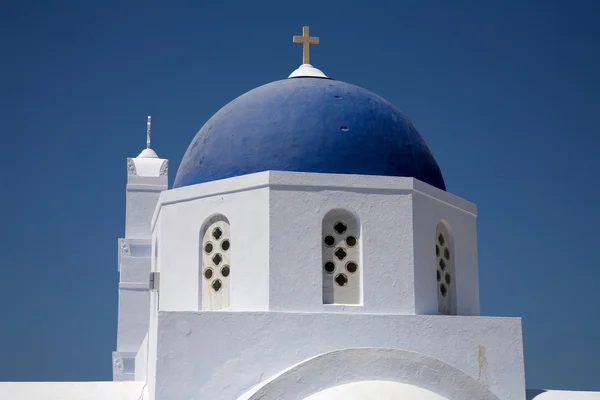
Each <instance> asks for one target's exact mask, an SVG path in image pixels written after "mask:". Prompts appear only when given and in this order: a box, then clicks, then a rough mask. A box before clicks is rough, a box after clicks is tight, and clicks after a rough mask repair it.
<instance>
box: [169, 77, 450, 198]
mask: <svg viewBox="0 0 600 400" xmlns="http://www.w3.org/2000/svg"><path fill="white" fill-rule="evenodd" d="M267 170H275V171H296V172H322V173H331V174H361V175H387V176H406V177H413V178H416V179H419V180H421V181H423V182H426V183H428V184H430V185H433V186H435V187H437V188H440V189H442V190H446V186H445V184H444V178H443V177H442V173H441V171H440V168H439V167H438V164H437V162H436V161H435V159H434V158H433V155H432V154H431V151H430V150H429V147H428V146H427V144H426V143H425V141H424V140H423V138H422V137H421V135H420V134H419V132H418V131H417V129H416V128H415V127H414V125H413V124H412V123H411V122H410V121H409V120H408V118H407V117H406V116H405V115H404V114H403V113H402V112H401V111H400V110H398V109H397V108H396V107H394V105H392V104H391V103H390V102H388V101H387V100H385V99H383V98H381V97H379V96H377V95H376V94H374V93H372V92H369V91H368V90H365V89H362V88H360V87H358V86H354V85H350V84H348V83H344V82H340V81H335V80H332V79H323V78H291V79H286V80H281V81H277V82H272V83H269V84H267V85H264V86H260V87H258V88H256V89H254V90H251V91H249V92H248V93H246V94H243V95H241V96H240V97H238V98H237V99H235V100H233V101H232V102H230V103H229V104H227V105H226V106H224V107H223V108H221V110H219V111H218V112H217V113H216V114H215V115H213V116H212V118H211V119H209V120H208V122H207V123H206V124H205V125H204V126H203V127H202V129H200V131H199V132H198V133H197V134H196V136H195V137H194V139H193V140H192V142H191V143H190V146H189V147H188V149H187V151H186V153H185V155H184V156H183V160H182V161H181V165H180V166H179V170H178V171H177V176H176V177H175V184H174V187H175V188H178V187H182V186H189V185H194V184H197V183H202V182H208V181H214V180H217V179H224V178H230V177H233V176H239V175H245V174H250V173H254V172H260V171H267Z"/></svg>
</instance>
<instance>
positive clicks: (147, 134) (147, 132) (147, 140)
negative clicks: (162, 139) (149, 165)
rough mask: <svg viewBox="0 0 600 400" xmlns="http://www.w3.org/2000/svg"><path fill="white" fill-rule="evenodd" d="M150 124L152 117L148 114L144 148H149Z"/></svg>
mask: <svg viewBox="0 0 600 400" xmlns="http://www.w3.org/2000/svg"><path fill="white" fill-rule="evenodd" d="M151 125H152V117H151V116H149V115H148V123H147V124H146V148H147V149H149V148H150V130H151Z"/></svg>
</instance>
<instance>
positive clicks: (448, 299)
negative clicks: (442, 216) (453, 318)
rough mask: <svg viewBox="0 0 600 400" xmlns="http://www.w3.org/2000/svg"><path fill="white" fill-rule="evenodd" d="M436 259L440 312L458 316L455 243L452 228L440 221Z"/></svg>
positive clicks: (437, 233) (436, 242) (436, 240)
mask: <svg viewBox="0 0 600 400" xmlns="http://www.w3.org/2000/svg"><path fill="white" fill-rule="evenodd" d="M435 259H436V280H437V298H438V311H439V312H440V314H446V315H456V282H455V281H454V278H455V273H454V241H453V237H452V232H451V230H450V226H449V225H448V224H447V223H446V222H445V221H440V222H439V223H438V225H437V228H436V230H435Z"/></svg>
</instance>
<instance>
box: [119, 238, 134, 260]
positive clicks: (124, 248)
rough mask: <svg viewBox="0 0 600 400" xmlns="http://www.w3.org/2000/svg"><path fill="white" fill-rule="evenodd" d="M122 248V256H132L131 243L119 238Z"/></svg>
mask: <svg viewBox="0 0 600 400" xmlns="http://www.w3.org/2000/svg"><path fill="white" fill-rule="evenodd" d="M119 242H120V246H119V247H120V248H121V257H131V248H130V247H129V243H127V242H126V241H125V240H124V239H119Z"/></svg>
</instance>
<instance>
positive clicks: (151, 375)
mask: <svg viewBox="0 0 600 400" xmlns="http://www.w3.org/2000/svg"><path fill="white" fill-rule="evenodd" d="M158 303H159V292H158V291H155V290H153V291H151V292H150V307H149V308H150V322H149V327H148V336H147V341H148V350H147V351H148V353H147V356H146V357H147V364H146V368H145V370H146V371H145V372H146V385H147V389H148V400H154V393H155V386H156V360H157V353H158V337H157V335H158ZM136 361H137V360H136ZM140 361H141V360H140ZM136 368H137V365H136Z"/></svg>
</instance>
